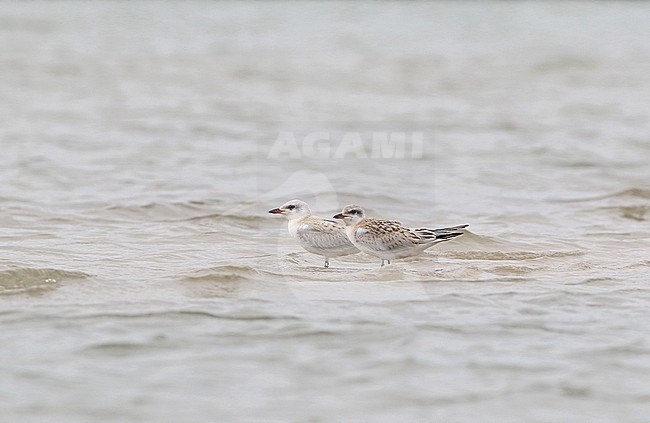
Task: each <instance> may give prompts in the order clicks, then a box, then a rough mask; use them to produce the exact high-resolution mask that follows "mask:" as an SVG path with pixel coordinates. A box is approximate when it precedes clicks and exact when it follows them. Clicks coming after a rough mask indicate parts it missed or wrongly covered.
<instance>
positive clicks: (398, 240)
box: [354, 219, 418, 251]
mask: <svg viewBox="0 0 650 423" xmlns="http://www.w3.org/2000/svg"><path fill="white" fill-rule="evenodd" d="M354 235H355V240H356V242H357V243H358V244H359V245H361V246H364V247H366V248H369V249H371V250H374V251H399V250H403V249H410V248H413V246H414V245H416V244H417V243H418V237H417V236H416V235H415V234H413V233H412V232H411V231H409V230H408V229H407V228H405V227H403V226H402V224H401V223H400V222H397V221H395V220H381V219H366V220H365V221H363V222H362V223H361V225H359V227H357V229H356V230H355V232H354Z"/></svg>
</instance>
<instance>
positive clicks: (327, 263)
mask: <svg viewBox="0 0 650 423" xmlns="http://www.w3.org/2000/svg"><path fill="white" fill-rule="evenodd" d="M328 267H330V259H329V258H326V259H325V268H326V269H327V268H328Z"/></svg>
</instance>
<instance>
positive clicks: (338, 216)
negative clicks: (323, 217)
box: [334, 213, 345, 219]
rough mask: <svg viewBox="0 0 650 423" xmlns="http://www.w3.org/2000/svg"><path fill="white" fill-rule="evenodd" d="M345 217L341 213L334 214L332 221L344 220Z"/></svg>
mask: <svg viewBox="0 0 650 423" xmlns="http://www.w3.org/2000/svg"><path fill="white" fill-rule="evenodd" d="M344 218H345V216H343V213H339V214H335V215H334V219H344Z"/></svg>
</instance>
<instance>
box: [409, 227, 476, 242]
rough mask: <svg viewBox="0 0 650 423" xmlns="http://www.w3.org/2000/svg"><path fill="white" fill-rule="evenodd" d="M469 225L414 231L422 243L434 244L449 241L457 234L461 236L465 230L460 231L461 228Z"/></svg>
mask: <svg viewBox="0 0 650 423" xmlns="http://www.w3.org/2000/svg"><path fill="white" fill-rule="evenodd" d="M468 226H469V225H458V226H452V227H450V228H440V229H428V228H420V229H412V231H413V232H415V234H416V235H417V236H418V237H419V238H420V239H421V240H422V244H434V243H438V242H443V241H448V240H450V239H452V238H456V237H457V236H461V235H462V234H463V232H458V231H459V230H460V229H463V228H466V227H468Z"/></svg>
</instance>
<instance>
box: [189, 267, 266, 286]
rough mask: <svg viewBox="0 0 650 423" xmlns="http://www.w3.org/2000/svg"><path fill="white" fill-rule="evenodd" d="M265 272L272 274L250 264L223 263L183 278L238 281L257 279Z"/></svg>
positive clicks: (204, 280)
mask: <svg viewBox="0 0 650 423" xmlns="http://www.w3.org/2000/svg"><path fill="white" fill-rule="evenodd" d="M265 274H267V276H272V275H271V274H270V273H269V272H265V271H262V270H258V269H255V268H254V267H252V266H235V265H224V266H217V267H211V268H209V269H203V270H199V271H196V272H194V274H191V275H189V276H186V277H185V278H184V280H185V281H187V282H239V281H250V280H259V279H260V278H261V277H263V276H264V275H265Z"/></svg>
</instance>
